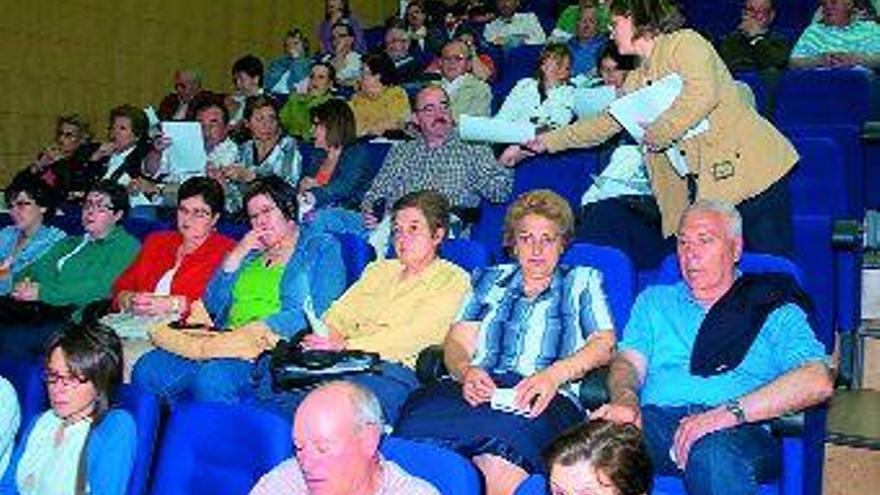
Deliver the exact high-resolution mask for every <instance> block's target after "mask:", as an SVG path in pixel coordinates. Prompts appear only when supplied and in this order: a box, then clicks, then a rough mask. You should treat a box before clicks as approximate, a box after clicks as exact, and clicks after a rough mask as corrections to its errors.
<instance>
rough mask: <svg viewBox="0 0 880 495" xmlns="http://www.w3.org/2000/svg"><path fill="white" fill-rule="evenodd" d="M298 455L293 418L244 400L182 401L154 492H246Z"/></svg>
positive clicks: (165, 440)
mask: <svg viewBox="0 0 880 495" xmlns="http://www.w3.org/2000/svg"><path fill="white" fill-rule="evenodd" d="M292 455H293V446H292V444H291V441H290V423H289V422H287V421H284V420H283V419H281V418H280V417H279V416H276V415H275V414H272V413H270V412H267V411H262V410H259V409H255V408H252V407H249V406H246V405H243V404H237V405H229V404H220V403H210V402H191V403H186V404H182V405H180V406H179V407H177V408H176V409H175V410H174V411H173V412H172V413H171V417H170V419H169V421H168V425H167V428H166V430H165V434H164V436H163V438H162V445H161V447H160V450H159V458H158V465H157V469H156V474H155V477H154V481H153V485H152V489H151V492H150V493H153V494H154V495H243V494H245V493H248V491H250V489H251V488H252V487H253V486H254V485H255V484H256V482H257V481H258V480H259V479H260V477H261V476H263V475H264V474H266V473H267V472H269V471H270V470H271V469H272V468H274V467H275V466H276V465H278V464H279V463H281V462H282V461H284V460H285V459H288V458H290V457H291V456H292Z"/></svg>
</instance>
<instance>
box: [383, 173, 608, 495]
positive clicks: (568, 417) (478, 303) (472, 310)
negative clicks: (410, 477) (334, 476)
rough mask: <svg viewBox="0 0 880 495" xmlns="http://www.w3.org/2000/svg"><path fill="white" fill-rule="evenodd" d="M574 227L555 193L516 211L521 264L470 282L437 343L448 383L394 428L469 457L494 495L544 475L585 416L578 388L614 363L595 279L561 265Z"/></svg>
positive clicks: (535, 194)
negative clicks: (559, 440)
mask: <svg viewBox="0 0 880 495" xmlns="http://www.w3.org/2000/svg"><path fill="white" fill-rule="evenodd" d="M573 223H574V220H573V215H572V212H571V208H570V207H569V206H568V203H567V202H566V201H565V200H564V199H563V198H561V197H560V196H559V195H557V194H556V193H554V192H552V191H549V190H537V191H531V192H528V193H525V194H523V195H522V196H520V197H519V198H517V199H516V201H514V203H513V204H512V205H511V206H510V208H509V209H508V212H507V216H506V218H505V220H504V242H505V245H506V246H507V247H508V248H510V249H511V251H512V254H513V255H514V257H515V259H516V262H515V263H511V264H506V265H499V266H494V267H491V268H487V269H484V270H478V271H477V272H475V273H474V275H473V277H472V287H473V294H472V295H471V297H470V298H468V299H467V300H465V302H464V304H463V306H462V310H461V312H460V313H459V316H458V322H457V323H454V324H453V325H452V327H451V328H450V329H449V333H448V334H447V336H446V342H445V343H444V345H443V351H444V362H445V363H446V368H447V369H448V370H449V372H450V374H451V375H452V377H453V378H450V379H442V380H440V381H438V382H435V383H433V384H431V385H427V386H426V387H424V388H422V389H419V390H417V391H415V392H413V393H412V394H411V395H410V398H409V400H408V401H407V402H406V404H404V406H403V408H402V409H401V412H400V419H399V421H398V422H397V425H396V426H395V434H397V435H399V436H401V437H404V438H413V439H419V440H425V441H429V442H434V443H438V444H440V445H443V446H445V447H447V448H452V449H454V450H456V451H458V452H459V453H461V454H462V455H464V456H467V457H470V458H472V459H473V460H474V462H475V463H476V465H477V467H478V468H479V469H480V471H482V473H483V476H484V478H485V480H486V483H485V484H486V487H487V494H489V495H495V494H508V495H509V494H511V493H513V491H514V490H515V488H516V487H517V486H518V485H519V484H520V483H521V482H522V481H523V480H524V479H525V478H526V476H528V473H530V472H540V471H542V470H543V462H542V460H541V455H540V454H541V451H542V450H543V449H544V448H545V447H546V446H547V445H549V444H550V442H551V441H552V440H553V438H554V437H556V435H558V434H559V433H561V431H562V430H563V429H565V428H567V427H569V426H572V425H574V424H576V423H577V422H579V421H581V420H582V418H583V415H584V413H583V411H582V410H581V406H580V403H579V401H578V398H577V386H576V384H577V382H578V380H580V379H581V378H582V377H583V376H584V375H585V374H586V373H588V372H590V371H592V370H593V369H596V368H598V367H599V366H602V365H605V364H607V363H608V361H610V359H611V354H612V351H613V349H614V343H615V338H614V331H613V328H612V327H613V325H612V323H611V315H610V312H609V309H608V305H607V303H606V300H605V294H604V292H603V290H602V275H601V273H600V272H599V271H598V270H596V269H593V268H590V267H586V266H574V267H572V266H565V265H560V264H559V259H560V257H561V256H562V252H563V251H564V249H565V246H566V245H567V244H568V241H569V239H571V236H572V230H573Z"/></svg>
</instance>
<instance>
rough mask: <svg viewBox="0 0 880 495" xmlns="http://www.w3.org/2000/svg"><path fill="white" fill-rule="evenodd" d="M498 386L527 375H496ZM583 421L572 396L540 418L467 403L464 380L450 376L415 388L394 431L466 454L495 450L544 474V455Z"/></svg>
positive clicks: (556, 399)
mask: <svg viewBox="0 0 880 495" xmlns="http://www.w3.org/2000/svg"><path fill="white" fill-rule="evenodd" d="M492 379H493V380H494V381H495V383H496V384H498V385H499V386H502V387H512V386H514V385H516V383H518V382H519V381H520V380H521V379H522V377H521V376H519V375H516V374H505V375H495V376H493V377H492ZM583 420H584V413H583V412H582V411H581V409H580V408H579V407H578V406H577V405H576V404H575V403H574V401H572V400H571V399H569V398H568V397H565V396H564V395H561V394H557V395H556V397H554V398H553V400H552V401H551V402H550V405H549V406H547V409H545V410H544V412H543V413H541V415H540V416H538V417H536V418H525V417H522V416H518V415H515V414H509V413H504V412H500V411H496V410H494V409H492V408H491V407H490V406H489V404H482V405H480V406H477V407H472V406H471V405H470V404H468V403H467V402H465V400H464V397H463V396H462V393H461V384H460V383H458V382H456V381H454V380H450V379H446V380H441V381H439V382H436V383H433V384H430V385H427V386H425V387H423V388H420V389H419V390H416V391H415V392H413V393H412V394H411V395H410V397H409V399H408V400H407V401H406V403H405V404H404V406H403V408H402V409H401V411H400V419H399V420H398V422H397V425H396V426H395V428H394V435H396V436H400V437H403V438H409V439H414V440H420V441H427V442H430V443H434V444H437V445H440V446H442V447H444V448H448V449H451V450H455V451H456V452H458V453H459V454H461V455H463V456H465V457H474V456H477V455H481V454H492V455H497V456H499V457H502V458H504V459H505V460H507V461H509V462H511V463H513V464H516V465H517V466H519V467H521V468H523V469H524V470H525V471H527V472H529V473H543V472H545V471H546V470H545V466H544V462H543V459H542V457H541V454H542V452H543V450H544V449H545V448H547V446H548V445H549V444H550V443H551V442H552V441H553V439H555V438H556V437H557V436H558V435H559V434H560V433H562V431H564V430H565V429H567V428H569V427H571V426H573V425H575V424H577V423H578V422H580V421H583Z"/></svg>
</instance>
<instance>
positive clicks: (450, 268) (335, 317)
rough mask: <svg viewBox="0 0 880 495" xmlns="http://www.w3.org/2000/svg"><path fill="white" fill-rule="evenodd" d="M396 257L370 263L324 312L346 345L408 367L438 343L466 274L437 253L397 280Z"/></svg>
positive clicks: (465, 288)
mask: <svg viewBox="0 0 880 495" xmlns="http://www.w3.org/2000/svg"><path fill="white" fill-rule="evenodd" d="M402 272H403V264H401V263H400V261H398V260H381V261H375V262H373V263H370V264H369V265H368V266H367V268H366V269H365V270H364V274H363V275H362V276H361V278H360V280H358V281H357V282H356V283H355V284H354V285H352V286H351V288H349V289H348V290H347V291H346V292H345V293H344V294H343V295H342V297H340V298H339V299H338V300H337V301H336V302H334V303H333V305H332V306H330V309H328V310H327V313H326V314H325V315H324V321H325V322H326V323H327V324H328V325H329V326H330V327H331V328H333V329H335V330H336V331H338V332H340V333H341V334H342V335H344V336H345V337H346V339H347V341H348V348H349V349H358V350H363V351H368V352H376V353H378V354H379V355H380V356H381V357H382V359H385V360H388V361H395V362H400V363H402V364H404V365H405V366H408V367H410V368H414V367H415V364H416V358H418V354H419V351H421V350H422V349H424V348H425V347H427V346H429V345H436V344H442V343H443V339H444V338H445V337H446V332H447V330H449V326H450V325H451V324H452V321H453V319H454V318H455V315H456V314H457V313H458V310H459V307H460V306H461V303H462V301H464V299H465V296H467V295H468V293H469V292H470V290H471V286H470V277H469V276H468V274H467V273H466V272H465V271H464V270H462V269H461V268H459V267H458V266H457V265H454V264H452V263H450V262H448V261H445V260H441V259H437V260H435V261H434V262H433V263H431V265H430V266H428V267H427V268H426V269H425V270H424V271H423V272H422V273H421V274H420V275H419V276H418V277H417V278H414V279H410V280H407V281H402V280H401V279H400V275H401V273H402Z"/></svg>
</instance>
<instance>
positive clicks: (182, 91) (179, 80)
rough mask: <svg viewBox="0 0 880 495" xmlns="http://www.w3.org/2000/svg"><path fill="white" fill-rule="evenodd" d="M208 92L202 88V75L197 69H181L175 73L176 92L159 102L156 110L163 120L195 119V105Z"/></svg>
mask: <svg viewBox="0 0 880 495" xmlns="http://www.w3.org/2000/svg"><path fill="white" fill-rule="evenodd" d="M207 94H208V93H207V92H205V91H203V90H202V76H201V75H200V74H199V72H198V71H197V70H195V69H181V70H179V71H177V72H175V73H174V92H173V93H169V94H168V95H167V96H165V98H163V99H162V102H161V103H159V111H158V112H156V113H157V114H158V115H159V118H160V119H161V120H195V118H196V117H195V116H196V113H195V105H194V104H193V103H194V102H197V101H198V100H199V99H201V98H202V97H204V96H206V95H207Z"/></svg>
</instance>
